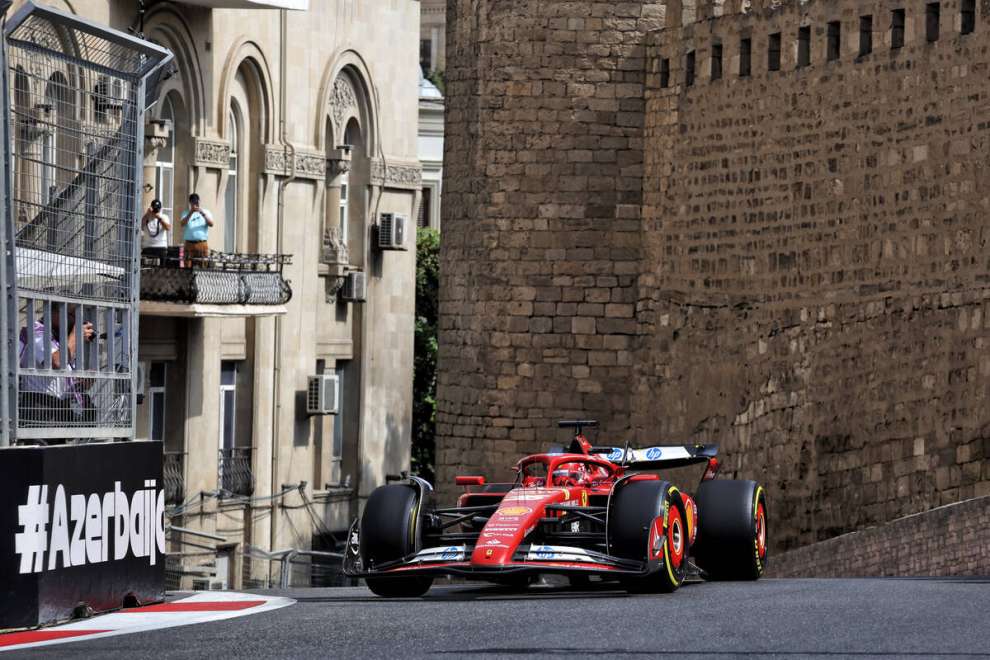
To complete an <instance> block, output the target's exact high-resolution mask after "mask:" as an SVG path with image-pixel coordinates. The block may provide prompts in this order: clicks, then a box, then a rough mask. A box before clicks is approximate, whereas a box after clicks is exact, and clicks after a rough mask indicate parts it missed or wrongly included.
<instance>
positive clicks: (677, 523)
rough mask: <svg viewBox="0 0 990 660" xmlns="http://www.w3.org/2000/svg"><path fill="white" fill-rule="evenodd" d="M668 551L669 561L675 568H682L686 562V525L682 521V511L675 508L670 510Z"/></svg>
mask: <svg viewBox="0 0 990 660" xmlns="http://www.w3.org/2000/svg"><path fill="white" fill-rule="evenodd" d="M667 549H668V552H667V554H668V556H669V561H670V563H671V564H673V566H674V568H680V567H681V562H682V561H684V524H683V521H682V520H681V512H680V510H679V509H678V508H677V507H676V506H674V507H671V508H670V520H669V522H668V523H667Z"/></svg>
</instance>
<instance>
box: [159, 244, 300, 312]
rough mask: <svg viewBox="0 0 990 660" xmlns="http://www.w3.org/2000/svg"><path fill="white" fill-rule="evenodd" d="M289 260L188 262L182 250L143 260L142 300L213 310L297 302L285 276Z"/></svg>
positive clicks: (226, 257) (222, 257) (214, 256)
mask: <svg viewBox="0 0 990 660" xmlns="http://www.w3.org/2000/svg"><path fill="white" fill-rule="evenodd" d="M291 259H292V258H291V257H290V256H288V255H277V254H227V253H224V252H216V251H211V252H210V256H209V257H206V258H196V259H186V258H184V255H183V254H182V253H181V251H180V249H179V248H178V247H174V248H168V251H167V252H166V253H165V254H164V255H162V256H144V257H142V258H141V300H154V301H159V302H171V303H185V304H194V303H198V304H208V305H284V304H285V303H287V302H289V300H290V299H291V298H292V289H291V287H290V286H289V282H288V281H287V280H286V279H285V278H284V277H283V276H282V270H283V268H284V267H285V266H286V265H288V264H290V263H291Z"/></svg>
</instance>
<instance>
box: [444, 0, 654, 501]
mask: <svg viewBox="0 0 990 660" xmlns="http://www.w3.org/2000/svg"><path fill="white" fill-rule="evenodd" d="M447 18H448V22H447V26H448V35H447V44H448V45H447V48H448V51H447V72H446V74H447V94H448V100H447V126H446V134H445V150H446V151H445V162H444V199H443V210H442V213H443V241H442V255H441V258H442V268H443V278H442V282H441V289H440V306H441V320H440V355H439V383H438V398H439V406H438V413H437V429H438V435H439V440H438V448H437V462H438V482H439V484H440V486H441V489H443V488H444V487H445V486H446V485H447V484H448V482H449V481H451V479H452V476H453V474H454V473H455V472H456V471H457V470H461V469H463V470H469V471H477V470H479V469H483V470H484V471H486V472H488V473H489V474H493V473H494V474H495V475H496V476H498V475H501V476H505V475H506V474H507V467H508V465H509V464H510V462H511V461H513V460H514V459H515V458H516V457H517V456H518V455H519V454H520V453H521V452H529V451H535V450H538V449H543V448H545V447H546V445H547V443H549V442H550V441H551V440H552V439H553V438H554V434H553V432H552V430H551V427H552V425H553V424H555V422H556V420H558V419H560V418H562V417H574V416H582V415H589V416H593V417H600V418H602V419H603V421H604V422H605V423H606V426H607V429H608V430H609V431H611V432H613V433H617V434H621V433H624V432H626V431H627V430H628V428H629V419H630V393H631V390H630V387H629V385H630V383H631V379H632V376H633V352H632V349H633V346H632V343H633V339H634V337H635V335H636V333H637V323H636V320H635V318H634V317H635V305H636V301H637V299H638V294H637V290H636V285H637V281H638V277H639V272H640V264H641V262H642V242H643V241H642V235H641V230H642V226H641V216H640V213H641V209H642V177H643V168H642V162H643V120H644V114H643V110H644V105H645V92H644V78H645V71H646V63H645V40H644V37H645V34H646V32H647V31H648V30H649V29H655V28H657V27H659V26H660V25H661V24H662V18H663V6H662V5H661V4H660V3H658V2H643V1H640V2H611V1H607V2H606V1H589V0H584V1H578V2H545V1H543V0H514V1H511V2H507V1H505V0H451V1H450V2H449V3H448V17H447Z"/></svg>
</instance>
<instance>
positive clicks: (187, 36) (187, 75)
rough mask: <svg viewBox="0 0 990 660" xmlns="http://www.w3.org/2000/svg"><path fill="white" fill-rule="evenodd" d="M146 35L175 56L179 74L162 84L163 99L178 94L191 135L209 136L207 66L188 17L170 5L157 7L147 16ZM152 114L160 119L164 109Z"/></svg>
mask: <svg viewBox="0 0 990 660" xmlns="http://www.w3.org/2000/svg"><path fill="white" fill-rule="evenodd" d="M145 34H146V35H147V36H148V38H149V39H152V40H154V41H157V42H159V43H161V44H162V45H164V46H166V47H167V48H168V49H169V50H171V51H172V52H173V53H174V54H175V60H174V61H175V65H176V68H177V69H178V72H179V73H178V75H177V76H173V77H171V78H169V79H168V80H166V81H165V82H164V83H163V84H162V89H161V93H160V94H159V98H164V97H165V96H166V95H168V94H177V95H178V96H179V98H180V100H181V103H182V106H183V109H184V111H185V112H186V113H187V116H188V117H189V121H190V133H191V134H192V135H203V134H205V132H206V121H207V118H208V114H207V108H206V89H205V86H204V82H203V77H202V75H201V72H202V71H203V64H202V62H201V61H200V57H199V51H198V50H197V49H196V46H195V41H194V39H193V36H192V30H191V29H190V28H189V24H188V23H187V22H186V19H185V17H184V16H183V15H182V14H181V13H179V12H178V11H176V9H175V8H174V7H172V6H170V5H167V4H159V5H155V6H154V7H152V8H151V10H149V12H148V14H147V16H146V17H145ZM152 112H153V113H154V114H155V116H157V115H158V113H159V112H160V109H159V108H155V109H154V110H153V111H152Z"/></svg>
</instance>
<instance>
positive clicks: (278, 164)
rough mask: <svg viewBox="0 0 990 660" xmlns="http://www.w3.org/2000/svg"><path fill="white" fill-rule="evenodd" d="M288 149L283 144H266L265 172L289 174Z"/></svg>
mask: <svg viewBox="0 0 990 660" xmlns="http://www.w3.org/2000/svg"><path fill="white" fill-rule="evenodd" d="M286 151H287V150H286V148H285V147H283V146H281V145H277V144H266V145H265V174H277V175H283V174H284V175H288V174H289V167H288V158H287V153H286Z"/></svg>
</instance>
